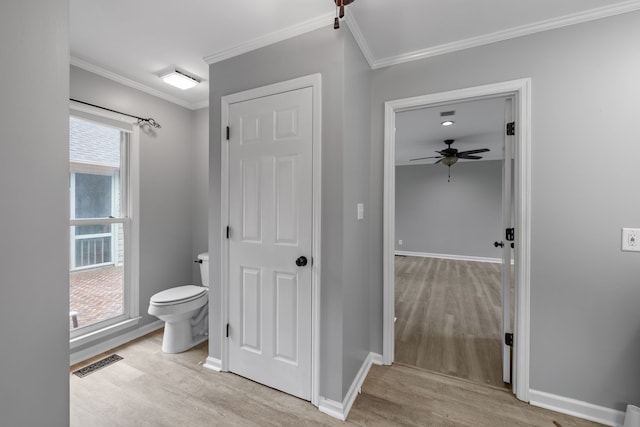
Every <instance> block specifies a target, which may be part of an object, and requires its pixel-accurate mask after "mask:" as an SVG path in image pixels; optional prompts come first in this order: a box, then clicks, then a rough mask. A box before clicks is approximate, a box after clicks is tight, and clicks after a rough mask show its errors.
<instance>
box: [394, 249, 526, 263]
mask: <svg viewBox="0 0 640 427" xmlns="http://www.w3.org/2000/svg"><path fill="white" fill-rule="evenodd" d="M394 253H395V254H396V255H402V256H417V257H422V258H440V259H453V260H456V261H474V262H490V263H494V264H500V263H502V258H487V257H480V256H467V255H450V254H432V253H427V252H411V251H395V252H394ZM511 263H512V264H513V260H511Z"/></svg>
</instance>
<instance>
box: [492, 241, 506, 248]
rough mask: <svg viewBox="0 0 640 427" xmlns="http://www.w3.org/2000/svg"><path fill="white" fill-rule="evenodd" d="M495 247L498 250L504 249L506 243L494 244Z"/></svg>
mask: <svg viewBox="0 0 640 427" xmlns="http://www.w3.org/2000/svg"><path fill="white" fill-rule="evenodd" d="M493 246H495V247H496V248H504V242H493Z"/></svg>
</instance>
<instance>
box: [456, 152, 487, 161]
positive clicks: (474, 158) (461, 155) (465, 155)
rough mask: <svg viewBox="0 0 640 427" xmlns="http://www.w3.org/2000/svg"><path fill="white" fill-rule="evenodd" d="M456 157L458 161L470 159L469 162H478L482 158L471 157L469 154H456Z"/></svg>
mask: <svg viewBox="0 0 640 427" xmlns="http://www.w3.org/2000/svg"><path fill="white" fill-rule="evenodd" d="M456 157H458V158H459V159H471V160H478V159H481V158H482V156H471V155H469V154H464V153H463V154H458V155H457V156H456Z"/></svg>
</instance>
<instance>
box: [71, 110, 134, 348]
mask: <svg viewBox="0 0 640 427" xmlns="http://www.w3.org/2000/svg"><path fill="white" fill-rule="evenodd" d="M69 116H70V117H75V118H78V119H81V120H85V121H90V122H94V123H96V124H98V125H101V126H108V127H112V128H115V129H118V130H120V131H121V132H125V133H126V134H127V135H128V137H127V138H126V139H125V141H124V144H126V145H127V149H125V150H122V151H123V153H122V154H121V155H122V156H123V158H122V163H123V164H124V167H123V169H124V174H126V177H125V176H123V172H122V171H121V177H120V186H121V187H123V186H124V185H125V184H124V183H125V182H128V188H126V189H122V188H121V191H123V199H122V206H120V216H119V217H116V218H81V219H72V218H71V212H69V233H70V234H71V227H73V226H78V225H87V224H105V225H106V224H122V227H123V232H124V233H125V236H126V238H125V261H124V277H123V281H124V284H123V287H124V289H123V292H124V293H123V302H124V307H123V308H124V313H123V314H122V315H120V316H116V317H112V318H110V319H107V320H103V321H100V322H97V323H94V324H92V325H88V326H85V327H79V328H77V329H73V330H71V331H70V332H69V348H70V350H74V349H75V348H78V347H80V346H85V345H90V344H93V343H95V342H97V341H98V340H100V339H102V338H104V337H106V336H108V335H111V334H114V333H116V332H119V331H122V330H124V329H127V328H130V327H132V326H135V325H137V324H138V322H139V321H140V319H141V316H140V221H139V212H140V129H139V126H138V125H137V122H136V120H135V119H133V118H130V117H127V116H124V115H121V114H117V113H112V112H109V111H106V110H102V109H98V108H95V107H90V106H86V105H84V104H81V103H77V102H74V101H71V102H70V108H69ZM121 135H122V134H121ZM69 167H70V169H69V173H70V174H71V173H72V169H71V163H69ZM74 172H76V171H74ZM70 195H71V194H70ZM68 206H71V201H69V203H68ZM70 239H71V235H70ZM70 252H71V251H70ZM69 267H71V266H69Z"/></svg>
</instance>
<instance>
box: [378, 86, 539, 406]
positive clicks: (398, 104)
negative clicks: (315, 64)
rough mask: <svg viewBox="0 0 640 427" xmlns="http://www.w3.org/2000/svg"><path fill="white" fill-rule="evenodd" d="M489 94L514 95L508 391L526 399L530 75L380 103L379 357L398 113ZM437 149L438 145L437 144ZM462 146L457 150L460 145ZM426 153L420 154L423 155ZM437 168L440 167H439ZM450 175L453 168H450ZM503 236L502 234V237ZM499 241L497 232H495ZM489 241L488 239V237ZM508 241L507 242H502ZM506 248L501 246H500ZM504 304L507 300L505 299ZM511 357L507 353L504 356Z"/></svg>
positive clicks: (390, 325) (390, 299) (388, 321)
mask: <svg viewBox="0 0 640 427" xmlns="http://www.w3.org/2000/svg"><path fill="white" fill-rule="evenodd" d="M492 98H502V99H505V98H510V99H513V109H512V110H513V112H514V113H513V115H514V117H513V118H514V122H515V123H516V127H515V133H514V136H513V139H514V141H513V146H514V156H513V158H514V163H513V164H514V180H513V181H514V186H513V196H514V203H513V208H514V209H513V212H514V213H513V224H514V241H513V244H514V246H513V249H514V251H513V252H514V259H515V272H514V282H515V286H514V294H515V295H514V315H515V316H514V329H513V376H512V390H513V392H514V393H515V394H516V396H517V397H518V398H519V399H521V400H527V399H528V388H529V385H528V378H529V240H530V239H529V235H530V224H529V217H530V214H529V212H530V200H529V198H530V191H529V187H530V177H529V174H530V173H529V170H530V168H529V158H530V156H529V144H530V131H529V123H530V80H529V79H522V80H515V81H509V82H504V83H497V84H491V85H486V86H479V87H474V88H468V89H462V90H456V91H450V92H443V93H437V94H431V95H425V96H419V97H414V98H406V99H401V100H396V101H389V102H387V103H386V104H385V155H384V161H385V166H384V170H385V174H384V175H385V176H384V206H383V208H384V224H383V225H384V226H383V229H384V230H383V239H384V242H383V255H384V259H383V275H384V278H383V281H384V290H383V292H384V294H383V311H384V316H383V317H384V318H383V362H384V363H386V364H391V363H393V361H394V360H395V348H394V345H395V330H394V328H395V324H394V320H395V318H396V306H395V253H396V243H397V242H398V238H396V234H395V233H396V229H395V224H396V219H395V214H396V212H395V204H396V170H395V169H396V168H395V163H396V148H397V147H396V138H397V135H398V122H397V120H398V115H399V113H402V112H409V111H412V110H417V109H425V108H429V107H441V106H445V105H450V104H454V103H455V104H459V103H462V102H471V101H477V100H483V99H492ZM438 150H441V149H438ZM461 151H462V150H461ZM426 156H429V154H426V153H425V155H424V157H426ZM441 167H442V166H441ZM451 172H452V179H455V173H456V172H455V167H454V168H453V169H452V171H451ZM502 237H504V236H502ZM496 238H497V239H498V240H503V239H501V236H496ZM487 243H490V242H487ZM506 244H507V245H509V246H510V242H506ZM505 252H506V251H505ZM507 307H508V304H507ZM509 360H511V358H509Z"/></svg>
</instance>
